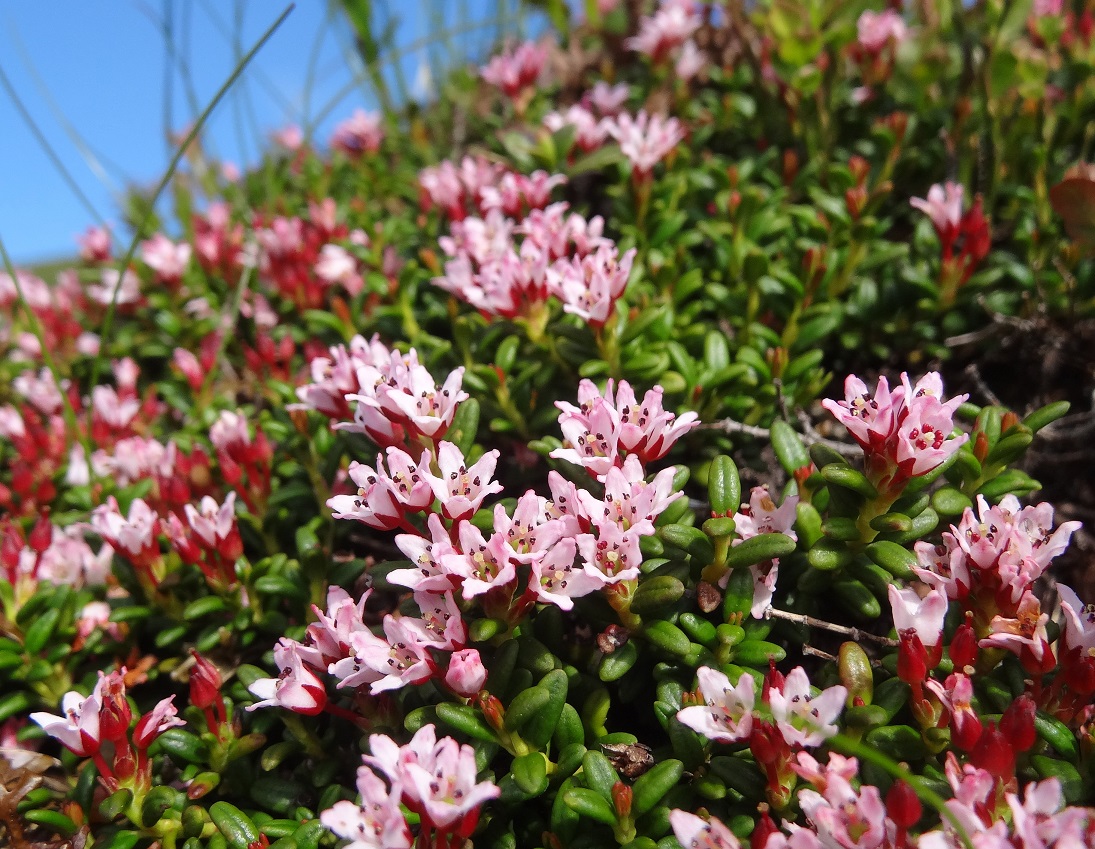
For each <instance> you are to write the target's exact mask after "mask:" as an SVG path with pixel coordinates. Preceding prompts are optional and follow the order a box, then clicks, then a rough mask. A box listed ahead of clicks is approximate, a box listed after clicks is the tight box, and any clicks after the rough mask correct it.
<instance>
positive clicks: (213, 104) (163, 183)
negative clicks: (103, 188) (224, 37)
mask: <svg viewBox="0 0 1095 849" xmlns="http://www.w3.org/2000/svg"><path fill="white" fill-rule="evenodd" d="M294 7H295V4H293V3H290V4H289V5H288V6H286V7H285V10H284V11H283V12H282V13H281V14H280V15H278V17H277V20H275V21H274V22H273V23H272V24H271V25H270V26H269V27H268V28H267V30H266V32H264V33H263V34H262V37H261V38H259V40H258V41H257V42H256V43H255V45H254V46H253V47H252V48H251V49H250V50H249V51H247V55H246V56H244V57H243V59H242V60H241V61H240V62H238V63H237V64H236V67H235V70H233V71H232V73H231V74H230V75H229V76H228V79H227V80H225V82H224V83H223V84H222V85H221V87H220V89H219V90H218V91H217V93H216V94H215V95H213V99H212V100H211V101H209V105H208V106H206V107H205V110H204V111H203V112H202V113H201V115H199V116H198V120H197V121H195V122H194V126H193V127H192V128H191V130H190V132H189V133H188V134H187V136H186V138H185V139H183V141H182V143H181V144H180V145H179V148H178V150H177V151H176V152H175V156H174V157H173V158H172V160H171V163H170V165H168V167H167V171H166V172H165V173H164V175H163V178H162V179H161V180H160V182H159V185H157V186H156V191H155V192H153V193H152V198H151V200H150V202H149V207H148V208H149V212H148V213H147V214H146V215H145V218H144V220H143V221H142V222H141V226H139V227H137V228H136V232H135V233H134V234H133V239H132V240H131V241H130V243H129V250H127V251H126V254H125V256H124V257H123V258H122V260H121V262H120V263H118V274H119V278H118V284H117V286H115V287H114V292H113V293H112V297H111V299H110V306H108V307H107V311H106V315H105V316H104V317H103V326H102V328H101V330H100V332H99V351H98V353H97V354H96V355H95V361H94V363H93V364H92V369H91V383H90V386H96V385H97V384H98V382H99V376H100V374H101V372H102V366H103V359H104V357H105V356H107V354H108V352H109V349H110V333H111V331H112V330H113V326H114V314H115V312H116V311H117V306H118V293H119V292H120V291H121V288H122V278H121V275H123V274H125V272H126V269H128V268H129V264H130V262H132V261H133V256H134V255H135V254H136V252H137V245H138V244H139V243H140V240H141V232H142V231H143V230H144V227H145V225H146V224H147V223H148V221H149V220H151V217H152V216H153V215H154V214H155V207H156V202H157V201H158V200H159V199H160V195H161V194H163V191H164V189H166V188H167V186H168V184H169V183H170V182H171V178H172V177H173V176H174V175H175V171H176V170H177V169H178V167H179V163H180V162H182V159H183V156H184V155H185V153H186V149H187V148H188V147H189V146H190V143H191V142H193V141H194V139H195V138H197V136H198V133H200V132H201V129H202V127H204V126H205V123H206V121H208V120H209V116H210V115H212V114H213V110H214V109H216V108H217V105H218V104H219V103H220V102H221V100H222V99H223V98H224V96H225V95H226V94H227V93H228V90H229V89H231V88H232V85H233V83H235V82H236V80H237V79H239V77H240V75H241V74H242V73H243V71H244V69H245V68H246V67H247V66H248V65H249V64H250V63H251V60H252V59H254V58H255V56H256V55H258V52H259V51H260V50H261V49H262V47H263V45H265V44H266V42H267V41H269V40H270V37H271V36H273V34H274V33H275V32H276V31H277V29H278V27H280V26H281V25H282V23H284V22H285V19H286V18H287V17H289V13H290V12H292V11H293V9H294ZM90 416H91V412H90V409H89V411H88V419H89V423H90Z"/></svg>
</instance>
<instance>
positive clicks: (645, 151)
mask: <svg viewBox="0 0 1095 849" xmlns="http://www.w3.org/2000/svg"><path fill="white" fill-rule="evenodd" d="M608 131H609V134H610V135H611V136H612V137H613V138H614V139H616V141H618V142H619V143H620V150H621V151H623V154H624V156H626V157H627V158H628V161H630V162H631V167H632V168H633V169H634V170H635V171H636V172H637V173H638V174H640V175H647V174H649V173H650V172H651V171H653V170H654V166H655V165H657V164H658V163H659V162H661V161H662V160H663V159H665V157H666V156H667V155H668V154H669V152H670V151H671V150H673V148H675V147H676V146H677V145H678V144H679V143H680V142H681V141H682V140H683V139H684V136H685V133H684V129H683V128H682V127H681V124H680V122H679V121H678V120H677V119H676V118H664V117H662V116H660V115H653V116H651V115H647V113H646V111H645V110H640V112H639V114H638V115H636V116H635V117H634V118H632V117H631V116H630V115H628V114H627V113H626V112H624V113H621V114H620V115H617V116H616V118H615V119H614V120H613V121H612V122H611V123H610V124H609V130H608Z"/></svg>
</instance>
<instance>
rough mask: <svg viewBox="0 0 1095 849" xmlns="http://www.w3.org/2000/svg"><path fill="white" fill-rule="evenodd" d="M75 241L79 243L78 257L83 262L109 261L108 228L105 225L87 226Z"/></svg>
mask: <svg viewBox="0 0 1095 849" xmlns="http://www.w3.org/2000/svg"><path fill="white" fill-rule="evenodd" d="M76 241H77V243H78V244H79V245H80V259H82V260H84V261H85V262H95V263H98V262H109V261H110V230H108V229H107V228H106V227H88V228H87V230H85V231H84V233H83V234H82V235H80V236H78V237H77V239H76Z"/></svg>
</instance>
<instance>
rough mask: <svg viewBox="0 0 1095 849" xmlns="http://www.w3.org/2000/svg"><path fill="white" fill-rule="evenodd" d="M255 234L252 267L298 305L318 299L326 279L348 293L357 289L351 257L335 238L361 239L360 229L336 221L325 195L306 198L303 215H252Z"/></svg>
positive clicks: (320, 301) (328, 284)
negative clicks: (256, 256)
mask: <svg viewBox="0 0 1095 849" xmlns="http://www.w3.org/2000/svg"><path fill="white" fill-rule="evenodd" d="M254 227H255V239H256V241H257V243H258V245H259V248H260V249H261V250H260V254H259V265H258V272H259V275H260V277H261V279H262V280H263V282H265V283H266V284H268V285H269V286H271V287H272V288H273V289H274V291H276V292H278V293H279V294H280V295H281V296H282V297H283V298H285V299H287V300H289V301H292V302H293V303H294V304H296V305H297V306H298V307H301V308H303V309H315V308H317V307H320V306H322V305H323V304H324V302H325V300H326V297H327V291H328V289H330V288H331V286H332V285H335V284H338V285H341V286H342V287H343V288H344V289H346V291H347V292H349V294H351V295H355V294H357V293H358V292H360V291H361V287H362V285H363V284H362V279H361V272H360V269H359V267H358V263H357V260H356V259H355V258H354V257H353V255H352V254H351V253H350V252H349V251H348V250H347V249H346V248H345V247H343V246H341V245H339V244H337V242H339V241H348V242H349V243H351V244H357V245H365V244H368V239H367V237H366V236H365V234H364V233H362V232H360V231H355V232H354V233H350V231H349V229H348V228H347V227H346V225H345V224H341V223H339V222H338V221H337V219H336V215H335V202H334V201H333V200H331V199H330V198H327V199H326V200H324V201H323V202H322V203H311V204H310V205H309V215H308V217H307V218H300V217H298V216H292V217H289V218H286V217H282V216H276V217H274V218H272V219H270V220H263V219H261V218H260V219H257V220H256V221H255V224H254Z"/></svg>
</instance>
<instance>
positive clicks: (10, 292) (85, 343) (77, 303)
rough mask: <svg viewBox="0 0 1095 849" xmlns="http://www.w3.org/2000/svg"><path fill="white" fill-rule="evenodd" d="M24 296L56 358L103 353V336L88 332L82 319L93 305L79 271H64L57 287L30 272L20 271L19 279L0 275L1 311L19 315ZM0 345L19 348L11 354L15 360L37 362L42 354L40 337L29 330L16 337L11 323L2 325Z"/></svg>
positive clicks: (18, 272) (18, 273)
mask: <svg viewBox="0 0 1095 849" xmlns="http://www.w3.org/2000/svg"><path fill="white" fill-rule="evenodd" d="M20 293H22V300H23V302H24V303H26V305H27V306H28V307H30V309H31V310H32V311H33V312H34V315H35V316H36V317H37V319H38V322H39V324H40V326H41V328H42V335H43V337H44V339H45V343H46V345H47V346H48V347H49V349H50V350H51V351H52V352H53V353H54V355H55V356H65V357H71V356H73V355H75V354H85V355H89V356H93V355H94V354H95V353H96V352H97V351H98V350H99V337H98V336H97V335H96V334H94V333H91V332H89V331H86V330H84V328H83V326H82V324H81V322H80V319H79V318H78V316H79V314H80V313H81V312H82V311H86V310H87V309H88V307H89V306H90V299H89V297H88V294H87V291H86V289H85V287H84V285H83V283H81V281H80V277H79V275H78V274H77V273H76V272H75V270H73V269H66V270H65V271H62V272H60V273H59V274H58V275H57V283H56V285H54V286H50V285H48V284H47V283H46V282H45V281H44V280H42V278H40V277H38V276H36V275H34V274H31V273H30V272H29V271H22V270H17V271H16V272H15V279H12V277H11V275H10V274H6V273H3V272H0V311H3V313H4V314H5V315H15V314H16V312H15V311H16V310H17V309H18V306H17V304H18V303H19V301H20ZM0 343H5V344H12V345H14V346H15V349H14V350H13V351H12V352H11V353H10V354H9V356H10V358H11V359H12V360H20V359H25V360H35V359H38V358H39V357H40V356H41V355H42V350H41V345H40V344H39V342H38V338H37V337H36V336H35V335H34V334H33V333H31V332H30V331H29V330H24V331H23V332H21V333H18V334H17V335H15V336H14V337H13V336H12V335H11V325H10V323H9V322H4V323H3V324H0Z"/></svg>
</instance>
